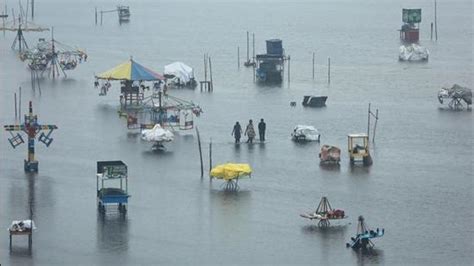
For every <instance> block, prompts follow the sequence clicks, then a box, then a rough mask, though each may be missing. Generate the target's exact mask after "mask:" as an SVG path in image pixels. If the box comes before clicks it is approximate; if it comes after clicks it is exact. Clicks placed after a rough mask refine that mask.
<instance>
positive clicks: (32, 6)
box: [31, 0, 35, 19]
mask: <svg viewBox="0 0 474 266" xmlns="http://www.w3.org/2000/svg"><path fill="white" fill-rule="evenodd" d="M34 18H35V0H31V19H34Z"/></svg>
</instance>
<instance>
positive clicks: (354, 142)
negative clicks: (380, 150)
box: [347, 133, 372, 166]
mask: <svg viewBox="0 0 474 266" xmlns="http://www.w3.org/2000/svg"><path fill="white" fill-rule="evenodd" d="M347 144H348V148H349V158H350V162H351V165H354V164H355V163H356V162H362V163H363V164H364V166H369V165H371V164H372V158H371V157H370V153H369V136H368V135H367V134H365V133H359V134H349V135H348V136H347Z"/></svg>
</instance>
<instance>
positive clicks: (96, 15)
mask: <svg viewBox="0 0 474 266" xmlns="http://www.w3.org/2000/svg"><path fill="white" fill-rule="evenodd" d="M95 25H96V26H97V7H95Z"/></svg>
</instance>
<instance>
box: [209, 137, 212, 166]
mask: <svg viewBox="0 0 474 266" xmlns="http://www.w3.org/2000/svg"><path fill="white" fill-rule="evenodd" d="M211 170H212V138H211V139H210V141H209V174H210V173H211Z"/></svg>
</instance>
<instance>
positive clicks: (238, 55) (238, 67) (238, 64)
mask: <svg viewBox="0 0 474 266" xmlns="http://www.w3.org/2000/svg"><path fill="white" fill-rule="evenodd" d="M237 69H240V47H239V46H237Z"/></svg>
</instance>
